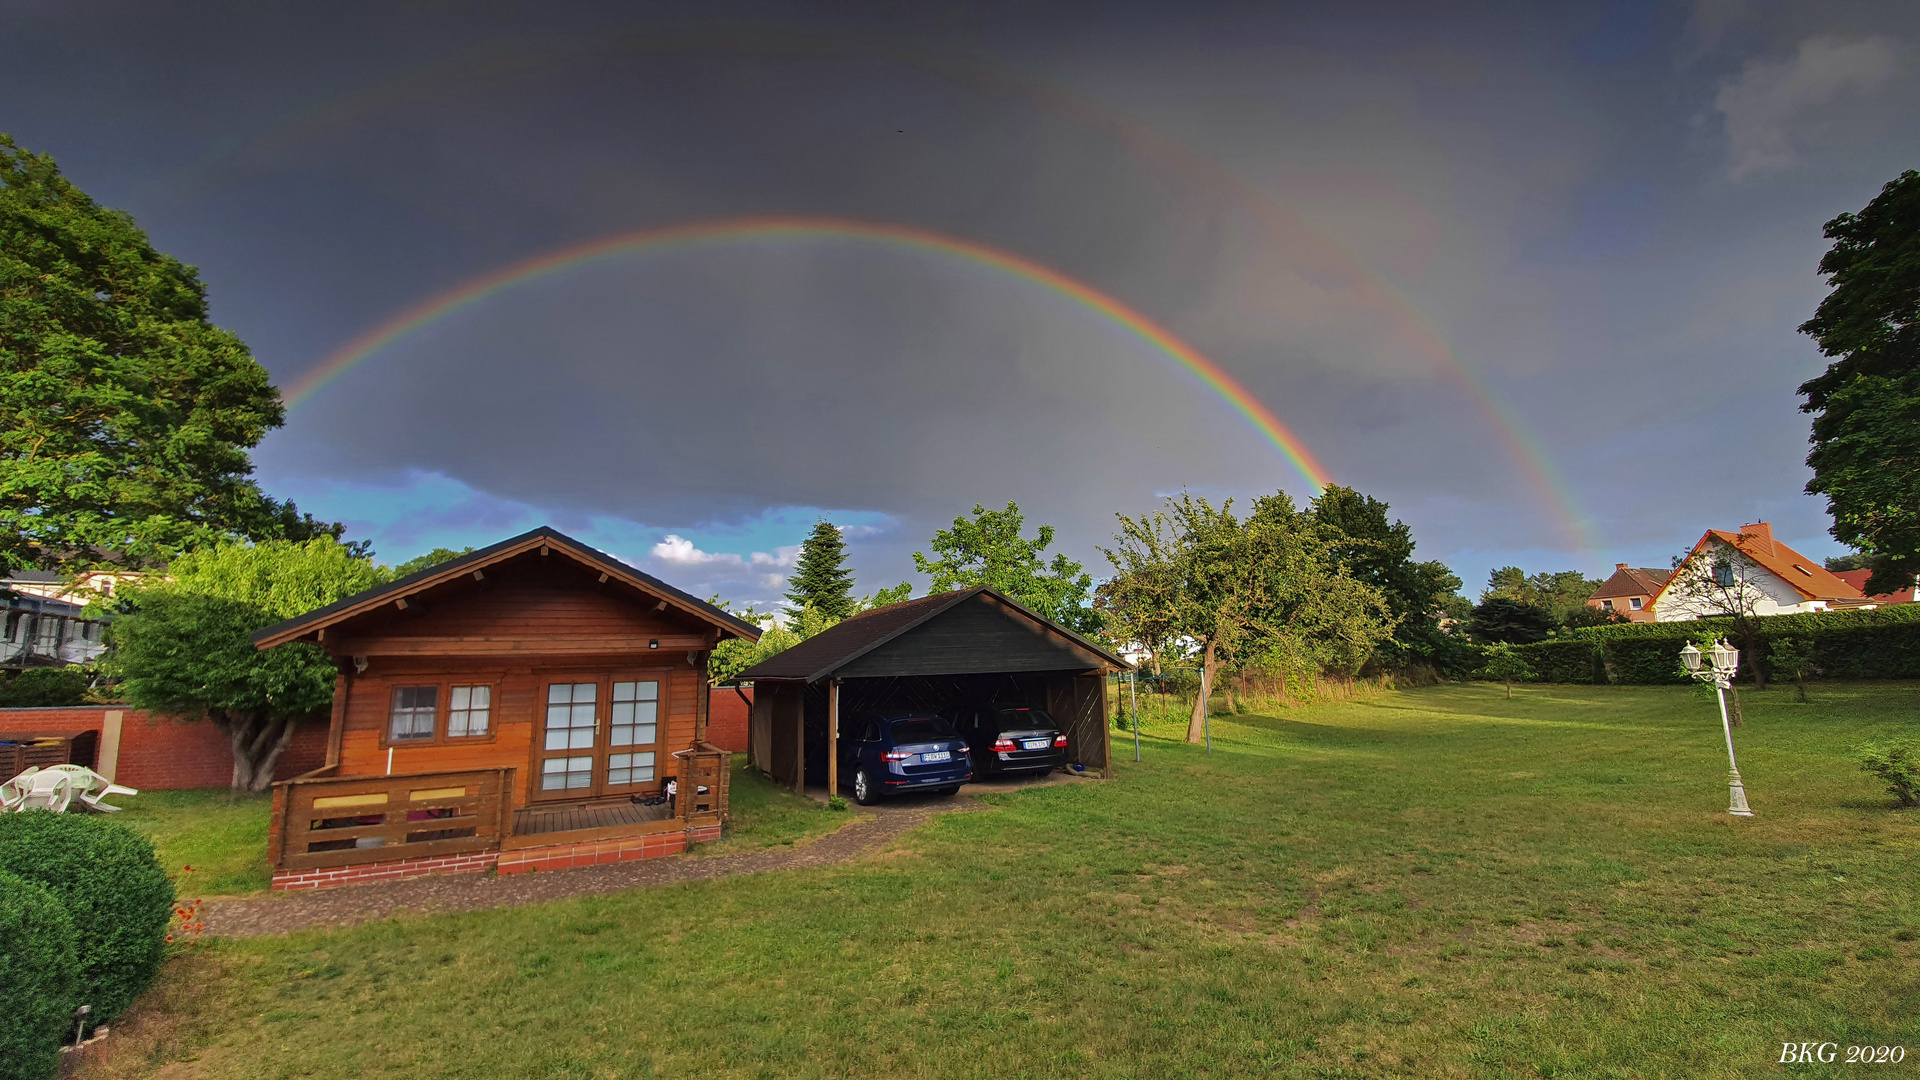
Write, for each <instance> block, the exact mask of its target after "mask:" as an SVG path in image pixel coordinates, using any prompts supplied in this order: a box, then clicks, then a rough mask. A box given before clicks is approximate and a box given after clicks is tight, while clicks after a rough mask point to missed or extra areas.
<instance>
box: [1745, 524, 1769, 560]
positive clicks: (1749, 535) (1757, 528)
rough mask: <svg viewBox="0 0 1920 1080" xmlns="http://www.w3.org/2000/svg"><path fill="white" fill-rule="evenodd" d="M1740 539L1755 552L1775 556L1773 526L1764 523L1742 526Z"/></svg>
mask: <svg viewBox="0 0 1920 1080" xmlns="http://www.w3.org/2000/svg"><path fill="white" fill-rule="evenodd" d="M1740 537H1741V539H1743V540H1745V541H1747V543H1748V544H1749V545H1750V546H1752V547H1753V548H1754V549H1755V550H1757V551H1761V552H1765V553H1766V554H1768V555H1771V554H1773V526H1771V525H1769V524H1767V523H1766V522H1764V521H1756V522H1754V523H1753V524H1751V525H1742V526H1740Z"/></svg>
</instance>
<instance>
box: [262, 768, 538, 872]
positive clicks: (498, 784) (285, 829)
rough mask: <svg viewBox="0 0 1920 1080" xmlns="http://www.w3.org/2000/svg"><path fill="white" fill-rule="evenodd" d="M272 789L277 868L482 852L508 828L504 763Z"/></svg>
mask: <svg viewBox="0 0 1920 1080" xmlns="http://www.w3.org/2000/svg"><path fill="white" fill-rule="evenodd" d="M273 788H274V791H273V811H274V812H273V828H272V834H271V835H270V836H269V837H268V840H267V848H268V856H269V858H270V859H271V861H272V862H273V865H274V866H275V867H277V868H280V869H284V870H310V869H317V868H320V867H330V866H352V865H355V864H357V863H369V862H386V861H389V860H393V859H416V858H428V857H432V856H438V855H460V854H466V853H468V852H475V851H488V850H491V849H493V848H497V847H499V846H500V841H501V839H502V838H503V837H505V836H506V835H508V833H509V832H511V831H512V821H513V805H512V804H513V800H512V798H511V793H512V791H513V770H512V769H510V768H508V769H474V770H469V771H465V772H444V773H409V774H404V775H398V776H347V777H335V776H320V777H303V778H299V779H294V780H283V781H281V782H279V783H277V784H275V785H274V786H273Z"/></svg>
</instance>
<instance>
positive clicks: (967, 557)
mask: <svg viewBox="0 0 1920 1080" xmlns="http://www.w3.org/2000/svg"><path fill="white" fill-rule="evenodd" d="M1025 527H1026V518H1025V517H1024V516H1023V515H1022V514H1021V513H1020V507H1019V505H1018V504H1016V503H1012V502H1009V503H1008V504H1007V508H1006V509H1005V510H988V509H987V508H986V507H984V506H980V505H978V504H975V505H974V508H973V516H972V518H965V517H957V518H954V519H953V527H952V528H950V529H941V530H939V531H937V532H935V533H934V534H933V539H932V540H931V541H929V545H928V546H930V547H932V548H933V553H934V555H935V556H937V557H936V558H932V559H929V558H927V556H926V555H925V554H924V553H923V552H918V551H916V552H914V553H913V565H914V567H915V568H916V569H918V570H919V571H920V572H921V573H923V574H926V575H928V576H930V577H932V578H933V585H932V588H931V589H930V590H929V591H931V592H947V591H949V590H952V589H966V588H971V587H973V586H975V585H986V586H989V587H991V588H994V589H998V590H999V591H1001V592H1003V593H1005V594H1007V595H1008V596H1011V597H1013V598H1014V599H1015V600H1018V601H1020V602H1021V603H1022V604H1025V605H1026V606H1027V607H1030V608H1032V609H1033V610H1034V611H1037V612H1039V613H1040V614H1042V615H1045V616H1046V617H1047V618H1049V619H1052V620H1053V621H1055V622H1057V623H1059V624H1061V625H1062V626H1065V627H1067V628H1068V629H1070V630H1073V631H1076V632H1078V633H1082V634H1090V633H1093V632H1094V631H1096V630H1098V629H1099V615H1098V613H1096V612H1095V611H1094V610H1093V608H1092V606H1091V605H1090V604H1089V602H1088V601H1089V594H1090V593H1091V592H1092V591H1093V575H1091V574H1089V573H1087V572H1086V568H1085V567H1084V566H1082V565H1081V564H1079V563H1077V562H1074V561H1073V560H1072V559H1069V558H1067V557H1066V555H1064V554H1060V553H1057V552H1056V553H1055V554H1054V556H1053V558H1052V560H1048V559H1047V557H1046V556H1047V548H1049V547H1051V546H1053V526H1051V525H1041V526H1039V527H1038V528H1037V529H1036V530H1035V535H1034V537H1033V538H1032V539H1028V538H1027V537H1025V536H1023V535H1021V531H1022V530H1023V529H1024V528H1025Z"/></svg>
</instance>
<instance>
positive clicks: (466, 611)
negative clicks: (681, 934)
mask: <svg viewBox="0 0 1920 1080" xmlns="http://www.w3.org/2000/svg"><path fill="white" fill-rule="evenodd" d="M759 635H760V631H759V629H758V628H757V627H755V626H754V625H753V624H751V623H748V622H743V621H741V620H740V619H738V618H735V617H734V616H732V615H730V614H728V613H727V612H725V611H722V610H721V609H719V608H717V607H714V606H712V605H711V604H707V603H704V602H702V601H700V600H698V599H695V598H694V597H692V596H690V595H688V594H687V593H684V592H682V591H680V590H679V589H676V588H674V587H673V586H671V585H668V584H666V583H665V582H663V581H660V580H658V579H657V578H654V577H652V576H650V575H648V574H644V573H642V572H640V571H639V570H636V569H634V568H633V567H631V566H628V565H627V564H625V563H623V562H621V561H619V560H618V559H615V558H613V557H612V556H610V555H606V554H604V553H602V552H599V551H596V550H594V549H592V548H590V547H588V546H586V545H585V544H582V543H580V542H579V541H577V540H573V539H571V538H569V537H567V536H565V535H563V534H561V533H559V532H556V531H555V530H553V529H550V528H540V529H535V530H533V531H532V532H529V533H525V534H523V535H520V536H516V537H513V538H512V539H510V540H503V541H501V542H500V543H497V544H494V545H492V546H490V547H486V548H483V549H481V550H479V551H475V552H473V553H471V554H469V555H465V556H462V557H461V558H458V559H455V560H453V561H451V562H447V563H442V564H440V565H439V566H435V567H432V568H430V569H427V570H422V571H420V572H419V573H416V574H412V575H409V576H407V577H405V578H402V579H400V580H399V581H396V582H393V583H391V584H388V585H383V586H381V587H379V588H376V589H370V590H368V591H366V592H363V593H360V594H358V595H355V596H351V597H348V598H347V599H345V600H341V601H338V602H337V603H333V604H329V605H327V606H326V607H323V608H320V609H319V610H317V611H312V612H309V613H307V614H306V615H303V616H301V617H299V618H297V619H291V620H288V621H287V622H284V623H280V624H278V625H276V626H271V627H268V628H266V629H264V630H262V631H260V632H259V633H258V634H256V635H255V636H254V642H255V644H256V645H257V646H258V647H260V648H262V649H269V648H275V647H278V646H281V645H285V644H288V643H290V642H296V641H304V642H309V643H312V644H315V645H318V646H319V647H320V648H322V649H324V650H326V651H327V652H328V653H330V654H331V655H332V656H333V657H334V659H335V661H336V664H337V665H338V668H339V671H340V674H339V680H338V682H337V684H336V688H335V690H334V699H333V715H332V719H331V721H330V726H329V730H328V747H327V759H326V764H325V765H324V766H322V767H321V768H319V769H317V770H315V771H313V772H311V773H308V774H306V775H304V776H301V777H297V778H294V779H292V780H287V781H282V782H280V783H277V784H275V785H274V802H273V816H272V821H271V832H270V836H269V840H268V855H269V858H270V860H271V862H272V864H273V866H274V887H275V888H277V889H302V888H318V887H321V886H328V885H339V884H350V883H354V882H359V881H372V880H390V879H393V878H400V877H409V876H416V875H420V874H429V873H457V872H474V871H483V870H488V869H493V870H497V872H499V873H501V874H510V873H518V872H522V871H527V870H535V869H560V868H565V867H571V866H586V865H591V864H594V863H603V862H616V861H622V860H626V859H636V858H648V857H651V856H655V855H667V854H672V853H674V852H677V851H681V850H684V849H685V848H686V846H687V845H688V844H689V843H692V842H697V841H701V840H706V839H714V838H717V837H718V836H719V834H720V826H721V822H722V821H723V820H724V819H725V817H726V813H727V781H728V775H729V767H730V764H731V757H732V755H731V753H730V752H729V751H728V750H726V749H723V748H721V747H717V746H714V745H713V744H712V743H711V742H710V741H709V740H708V737H707V724H708V717H709V709H710V706H711V700H712V695H711V694H710V693H709V691H708V687H707V659H708V657H709V656H710V655H711V653H712V650H713V647H714V646H715V645H717V644H718V643H719V642H721V641H722V640H725V639H727V638H744V639H746V640H749V641H751V640H755V639H757V638H758V637H759ZM669 782H677V787H678V797H677V799H676V800H674V801H673V802H668V800H667V798H666V793H667V785H668V784H669Z"/></svg>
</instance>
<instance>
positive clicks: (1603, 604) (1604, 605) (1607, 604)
mask: <svg viewBox="0 0 1920 1080" xmlns="http://www.w3.org/2000/svg"><path fill="white" fill-rule="evenodd" d="M1600 610H1601V611H1612V610H1613V601H1611V600H1602V601H1600Z"/></svg>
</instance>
